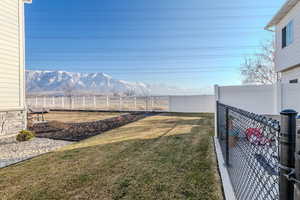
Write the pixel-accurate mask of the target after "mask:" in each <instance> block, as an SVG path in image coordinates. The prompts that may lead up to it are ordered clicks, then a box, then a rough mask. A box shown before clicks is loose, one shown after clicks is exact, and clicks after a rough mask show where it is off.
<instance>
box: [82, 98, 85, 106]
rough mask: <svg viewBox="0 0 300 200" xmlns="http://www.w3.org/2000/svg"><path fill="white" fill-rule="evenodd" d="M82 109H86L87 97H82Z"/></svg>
mask: <svg viewBox="0 0 300 200" xmlns="http://www.w3.org/2000/svg"><path fill="white" fill-rule="evenodd" d="M82 107H83V108H85V96H83V97H82Z"/></svg>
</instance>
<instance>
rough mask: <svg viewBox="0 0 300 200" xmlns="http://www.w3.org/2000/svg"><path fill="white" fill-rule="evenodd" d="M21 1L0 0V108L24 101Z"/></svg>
mask: <svg viewBox="0 0 300 200" xmlns="http://www.w3.org/2000/svg"><path fill="white" fill-rule="evenodd" d="M23 20H24V2H23V0H1V1H0V110H1V111H5V110H12V109H15V110H22V109H24V107H25V104H24V99H25V98H24V96H25V95H24V21H23Z"/></svg>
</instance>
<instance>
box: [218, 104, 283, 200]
mask: <svg viewBox="0 0 300 200" xmlns="http://www.w3.org/2000/svg"><path fill="white" fill-rule="evenodd" d="M217 119H218V120H217V126H218V129H217V130H218V139H219V142H220V145H221V149H222V153H223V156H224V158H225V160H226V164H227V169H228V173H229V176H230V179H231V182H232V185H233V189H234V192H235V195H236V197H237V199H238V200H254V199H255V200H276V199H279V168H278V166H279V165H278V163H279V161H278V147H279V142H278V137H279V133H280V125H279V122H278V121H276V120H272V119H268V118H266V117H264V116H261V115H257V114H253V113H250V112H247V111H244V110H241V109H238V108H234V107H231V106H227V105H224V104H220V103H218V105H217Z"/></svg>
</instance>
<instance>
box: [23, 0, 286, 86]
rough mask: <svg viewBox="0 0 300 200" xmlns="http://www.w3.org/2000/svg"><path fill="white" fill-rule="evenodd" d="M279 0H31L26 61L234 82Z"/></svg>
mask: <svg viewBox="0 0 300 200" xmlns="http://www.w3.org/2000/svg"><path fill="white" fill-rule="evenodd" d="M70 2H72V3H70ZM283 2H284V0H264V1H258V0H253V1H245V0H226V1H224V0H210V1H202V0H184V1H183V0H151V1H150V0H122V1H117V0H85V1H82V0H72V1H62V0H42V1H40V0H34V1H33V4H31V5H26V66H27V69H32V70H65V71H76V72H77V71H78V72H105V73H107V74H110V75H112V76H113V77H114V78H118V79H124V80H128V81H142V82H147V83H152V84H161V83H163V84H167V85H172V86H179V87H183V88H192V89H201V90H203V89H204V90H205V88H211V87H210V86H212V85H214V84H219V85H235V84H240V83H241V77H240V74H239V67H240V64H241V62H242V61H243V58H244V57H245V56H246V55H249V54H251V53H255V52H256V51H257V48H258V47H259V45H260V43H261V42H263V41H265V40H268V39H270V38H271V37H272V33H269V32H267V31H265V30H264V29H263V27H264V25H265V24H266V23H267V22H268V21H269V20H270V19H271V17H272V16H273V14H274V13H275V12H276V11H277V10H278V9H279V8H280V6H281V5H282V4H283Z"/></svg>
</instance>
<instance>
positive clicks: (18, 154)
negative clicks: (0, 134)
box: [0, 137, 72, 168]
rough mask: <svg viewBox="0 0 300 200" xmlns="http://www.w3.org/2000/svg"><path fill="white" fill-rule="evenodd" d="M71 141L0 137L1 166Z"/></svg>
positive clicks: (52, 149)
mask: <svg viewBox="0 0 300 200" xmlns="http://www.w3.org/2000/svg"><path fill="white" fill-rule="evenodd" d="M71 143H72V142H67V141H62V140H51V139H47V138H34V139H32V140H30V141H26V142H17V141H16V139H15V137H11V138H2V139H1V138H0V168H3V167H6V166H8V165H11V164H15V163H18V162H20V161H23V160H26V159H29V158H33V157H35V156H38V155H41V154H44V153H47V152H50V151H54V150H56V149H58V148H60V147H63V146H65V145H68V144H71Z"/></svg>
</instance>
